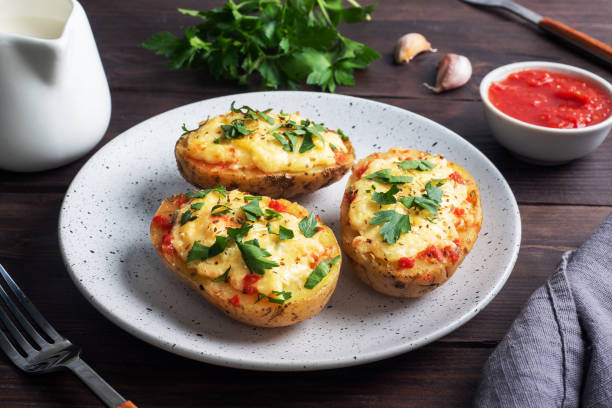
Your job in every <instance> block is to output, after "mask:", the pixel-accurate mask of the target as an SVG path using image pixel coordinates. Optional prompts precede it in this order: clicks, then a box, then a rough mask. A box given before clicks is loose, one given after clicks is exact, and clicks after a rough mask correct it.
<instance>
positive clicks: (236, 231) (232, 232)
mask: <svg viewBox="0 0 612 408" xmlns="http://www.w3.org/2000/svg"><path fill="white" fill-rule="evenodd" d="M251 228H253V225H251V224H247V223H246V222H245V223H243V224H242V225H241V226H240V228H228V229H227V235H228V236H229V237H230V238H232V239H233V240H234V241H236V242H242V238H244V237H246V236H247V234H248V233H249V231H250V230H251Z"/></svg>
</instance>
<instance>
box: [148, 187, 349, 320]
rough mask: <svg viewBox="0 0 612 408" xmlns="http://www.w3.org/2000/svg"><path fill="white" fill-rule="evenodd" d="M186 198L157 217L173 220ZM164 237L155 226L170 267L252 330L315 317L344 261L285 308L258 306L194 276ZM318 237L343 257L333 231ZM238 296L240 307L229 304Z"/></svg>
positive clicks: (291, 208) (295, 209)
mask: <svg viewBox="0 0 612 408" xmlns="http://www.w3.org/2000/svg"><path fill="white" fill-rule="evenodd" d="M182 196H183V197H184V195H182V194H178V195H175V196H172V197H170V198H167V199H166V200H164V201H163V202H162V204H161V206H160V207H159V209H158V210H157V212H156V213H155V216H157V215H161V216H164V217H168V218H171V217H172V214H174V212H175V211H176V210H177V209H178V208H179V202H180V200H181V199H182ZM279 201H280V202H281V203H282V204H283V205H285V206H286V207H287V212H289V213H291V214H294V215H299V216H303V217H305V216H307V215H308V211H307V210H306V209H305V208H304V207H302V206H300V205H299V204H297V203H293V202H290V201H287V200H284V199H281V200H279ZM164 233H165V231H164V229H163V228H162V227H160V226H159V225H157V224H156V223H154V222H151V227H150V234H151V242H152V243H153V246H154V248H155V251H156V252H157V254H158V255H159V256H160V258H161V259H162V261H163V262H164V264H165V265H166V267H168V269H170V270H171V271H172V272H174V273H175V274H176V275H177V276H178V277H179V278H180V279H181V280H182V281H183V282H185V283H186V284H188V285H189V286H191V287H192V288H193V289H194V290H196V291H197V292H198V293H200V295H202V296H203V297H204V298H205V299H206V300H208V301H209V302H210V303H212V304H213V305H214V306H216V307H217V308H218V309H220V310H221V311H223V312H224V313H225V314H226V315H228V316H229V317H231V318H233V319H235V320H238V321H240V322H243V323H246V324H249V325H251V326H257V327H281V326H289V325H292V324H295V323H298V322H301V321H302V320H306V319H309V318H311V317H313V316H314V315H316V314H317V313H319V312H320V311H321V310H322V309H323V307H325V305H326V304H327V302H328V301H329V299H330V297H331V295H332V293H333V292H334V289H335V288H336V283H337V281H338V277H339V275H340V268H341V263H342V261H341V260H340V261H339V262H338V263H337V264H335V265H334V266H332V267H331V268H330V271H329V273H328V274H327V276H325V278H323V280H322V281H321V282H320V283H319V284H318V285H317V286H315V287H314V288H313V289H305V288H302V289H301V290H300V291H299V292H293V296H292V297H291V299H289V300H287V301H286V302H285V303H284V304H282V305H281V304H276V303H272V302H269V301H268V300H267V299H262V300H261V301H259V302H257V303H255V302H254V300H255V299H256V297H254V295H246V294H244V293H242V292H241V291H238V290H236V289H234V288H233V287H231V286H230V285H229V284H227V283H225V282H213V281H212V280H211V279H209V278H206V277H203V276H200V275H198V274H196V273H192V272H191V271H190V270H189V269H188V268H187V266H186V264H185V263H184V261H183V260H182V259H181V258H180V257H178V256H177V255H176V254H175V253H174V254H168V253H165V252H164V251H163V249H162V239H163V235H164ZM317 236H318V239H319V240H320V241H321V242H322V243H323V244H324V245H326V246H334V247H335V248H337V251H338V253H340V248H339V246H338V242H337V241H336V237H335V235H334V233H333V232H332V230H331V229H330V228H329V227H327V226H323V230H322V231H320V232H318V233H317ZM234 295H238V297H239V299H240V303H239V305H238V306H236V307H235V306H233V305H232V304H231V303H230V302H229V299H231V298H232V297H233V296H234Z"/></svg>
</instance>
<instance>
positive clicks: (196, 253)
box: [185, 235, 227, 263]
mask: <svg viewBox="0 0 612 408" xmlns="http://www.w3.org/2000/svg"><path fill="white" fill-rule="evenodd" d="M226 246H227V237H222V236H220V235H217V236H216V237H215V243H214V244H212V245H211V246H210V247H207V246H205V245H202V244H201V243H200V242H198V241H195V242H194V243H193V245H192V247H191V249H190V250H189V253H188V254H187V259H186V260H185V263H189V262H193V261H204V260H206V259H208V258H212V257H213V256H216V255H219V254H220V253H221V252H223V251H225V247H226Z"/></svg>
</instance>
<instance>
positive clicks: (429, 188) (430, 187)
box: [425, 179, 444, 204]
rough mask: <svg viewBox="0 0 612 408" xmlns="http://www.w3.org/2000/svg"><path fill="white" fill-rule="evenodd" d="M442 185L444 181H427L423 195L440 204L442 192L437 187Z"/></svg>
mask: <svg viewBox="0 0 612 408" xmlns="http://www.w3.org/2000/svg"><path fill="white" fill-rule="evenodd" d="M432 181H433V183H432ZM442 184H444V180H439V179H435V180H433V179H432V180H430V181H428V182H427V184H425V193H426V196H427V198H429V199H430V200H433V201H435V202H437V203H438V204H440V202H441V201H442V190H441V189H439V188H438V187H439V186H441V185H442Z"/></svg>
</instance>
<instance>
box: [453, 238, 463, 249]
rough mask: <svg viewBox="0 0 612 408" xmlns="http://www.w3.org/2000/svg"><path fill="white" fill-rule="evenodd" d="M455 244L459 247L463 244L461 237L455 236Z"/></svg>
mask: <svg viewBox="0 0 612 408" xmlns="http://www.w3.org/2000/svg"><path fill="white" fill-rule="evenodd" d="M453 244H455V245H457V246H458V247H460V246H461V241H459V238H455V239H454V240H453Z"/></svg>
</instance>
